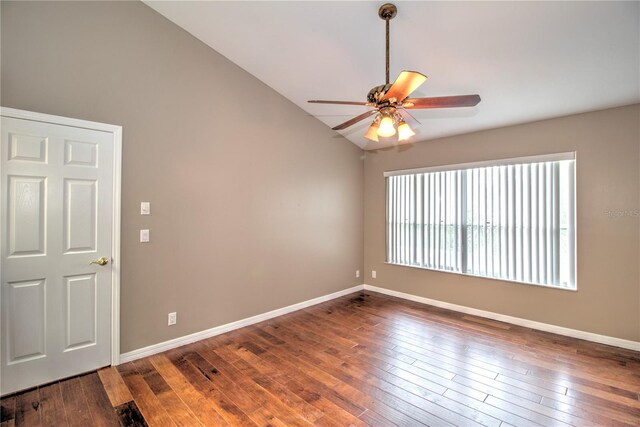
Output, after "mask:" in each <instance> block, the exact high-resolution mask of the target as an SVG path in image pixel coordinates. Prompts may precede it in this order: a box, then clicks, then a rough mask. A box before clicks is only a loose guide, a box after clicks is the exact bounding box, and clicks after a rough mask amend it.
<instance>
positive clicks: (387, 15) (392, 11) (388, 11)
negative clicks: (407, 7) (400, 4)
mask: <svg viewBox="0 0 640 427" xmlns="http://www.w3.org/2000/svg"><path fill="white" fill-rule="evenodd" d="M397 13H398V9H397V8H396V5H395V4H391V3H385V4H383V5H382V6H380V9H378V16H379V17H380V19H382V20H385V21H386V20H387V19H393V18H394V17H395V16H396V14H397Z"/></svg>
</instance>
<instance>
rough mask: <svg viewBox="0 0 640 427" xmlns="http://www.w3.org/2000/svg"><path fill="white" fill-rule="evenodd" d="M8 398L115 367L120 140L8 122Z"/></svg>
mask: <svg viewBox="0 0 640 427" xmlns="http://www.w3.org/2000/svg"><path fill="white" fill-rule="evenodd" d="M1 132H2V151H1V157H2V158H1V163H0V171H1V174H0V175H1V186H2V187H1V188H2V212H1V213H2V225H1V227H0V240H1V245H2V270H1V272H2V274H1V282H0V287H1V289H0V290H1V296H2V304H1V310H2V313H1V314H2V315H1V316H0V319H1V320H0V328H1V332H2V334H1V335H2V338H1V342H0V359H1V369H2V371H1V374H2V379H1V381H0V386H1V393H2V394H6V393H11V392H14V391H17V390H21V389H25V388H28V387H32V386H34V385H38V384H43V383H46V382H49V381H53V380H56V379H59V378H64V377H68V376H71V375H75V374H79V373H82V372H86V371H90V370H93V369H96V368H99V367H102V366H106V365H109V364H110V361H111V295H112V288H111V287H112V268H111V262H109V263H108V264H107V265H105V266H99V265H96V264H91V261H94V260H96V259H98V258H100V257H106V258H108V259H111V257H112V254H113V248H112V239H113V235H112V233H113V182H114V181H113V149H114V147H113V134H112V133H110V132H102V131H95V130H89V129H83V128H77V127H72V126H62V125H54V124H50V123H43V122H37V121H30V120H23V119H14V118H7V117H3V118H2V129H1Z"/></svg>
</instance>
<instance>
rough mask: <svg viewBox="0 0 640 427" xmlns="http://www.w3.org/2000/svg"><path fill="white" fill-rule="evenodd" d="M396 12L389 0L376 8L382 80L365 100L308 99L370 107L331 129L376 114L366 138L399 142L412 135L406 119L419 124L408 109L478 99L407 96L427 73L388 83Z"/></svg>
mask: <svg viewBox="0 0 640 427" xmlns="http://www.w3.org/2000/svg"><path fill="white" fill-rule="evenodd" d="M397 13H398V9H397V8H396V6H395V5H393V4H391V3H385V4H383V5H382V6H380V9H378V16H379V17H380V18H381V19H383V20H384V21H385V27H386V37H385V66H386V67H385V77H386V79H385V81H386V83H385V84H383V85H380V86H375V87H374V88H372V89H371V90H370V91H369V93H368V94H367V101H366V102H358V101H322V100H311V101H308V102H310V103H315V104H337V105H361V106H366V107H373V110H369V111H367V112H365V113H362V114H360V115H359V116H356V117H354V118H352V119H351V120H347V121H346V122H344V123H342V124H340V125H338V126H335V127H334V128H333V130H342V129H346V128H348V127H349V126H351V125H354V124H356V123H358V122H360V121H361V120H364V119H366V118H368V117H371V116H372V115H374V114H375V117H374V119H373V123H371V126H369V129H368V130H367V132H366V134H365V135H364V136H365V138H367V139H370V140H372V141H376V142H377V141H378V136H382V137H390V136H393V135H395V134H396V132H397V133H398V141H405V140H407V139H409V138H411V137H412V136H413V135H415V132H414V131H413V130H412V129H411V127H410V126H409V125H408V123H407V122H408V121H410V122H413V123H414V124H419V122H418V121H417V120H415V118H413V116H412V115H411V114H410V113H409V111H407V110H415V109H426V108H452V107H473V106H475V105H477V104H478V103H479V102H480V96H479V95H460V96H443V97H437V98H409V95H410V94H411V93H412V92H413V91H414V90H416V89H417V88H418V87H419V86H420V85H422V83H424V82H425V81H426V80H427V76H425V75H423V74H421V73H418V72H415V71H402V72H401V73H400V75H399V76H398V78H397V79H396V80H395V81H394V82H393V84H389V21H390V20H391V19H393V18H394V17H395V16H396V15H397Z"/></svg>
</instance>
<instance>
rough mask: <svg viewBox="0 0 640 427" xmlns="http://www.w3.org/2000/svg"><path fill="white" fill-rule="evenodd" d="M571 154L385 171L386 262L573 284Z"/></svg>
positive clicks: (558, 285) (548, 283) (549, 283)
mask: <svg viewBox="0 0 640 427" xmlns="http://www.w3.org/2000/svg"><path fill="white" fill-rule="evenodd" d="M574 168H575V153H563V154H553V155H544V156H534V157H526V158H518V159H507V160H499V161H495V162H481V163H472V164H464V165H453V166H446V167H434V168H425V169H413V170H407V171H394V172H386V173H385V177H386V181H387V231H386V233H387V262H389V263H392V264H399V265H406V266H413V267H421V268H427V269H433V270H442V271H450V272H456V273H462V274H469V275H474V276H481V277H490V278H496V279H504V280H510V281H516V282H523V283H530V284H537V285H545V286H551V287H556V288H564V289H575V288H576V279H575V172H574V170H575V169H574Z"/></svg>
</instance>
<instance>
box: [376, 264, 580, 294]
mask: <svg viewBox="0 0 640 427" xmlns="http://www.w3.org/2000/svg"><path fill="white" fill-rule="evenodd" d="M385 264H387V265H393V266H395V267H409V268H416V269H418V270H428V271H437V272H439V273H449V274H456V275H458V276H468V277H475V278H478V279H486V280H498V281H500V282H507V283H517V284H519V285H528V286H536V287H538V288H544V289H554V290H559V291H570V292H577V291H578V286H577V285H576V287H574V288H561V287H559V286H551V285H541V284H539V283H531V282H521V281H518V280H510V279H501V278H497V277H486V276H478V275H476V274H469V273H460V272H457V271H449V270H439V269H437V268H427V267H419V266H417V265H410V264H397V263H394V262H387V261H385Z"/></svg>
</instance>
